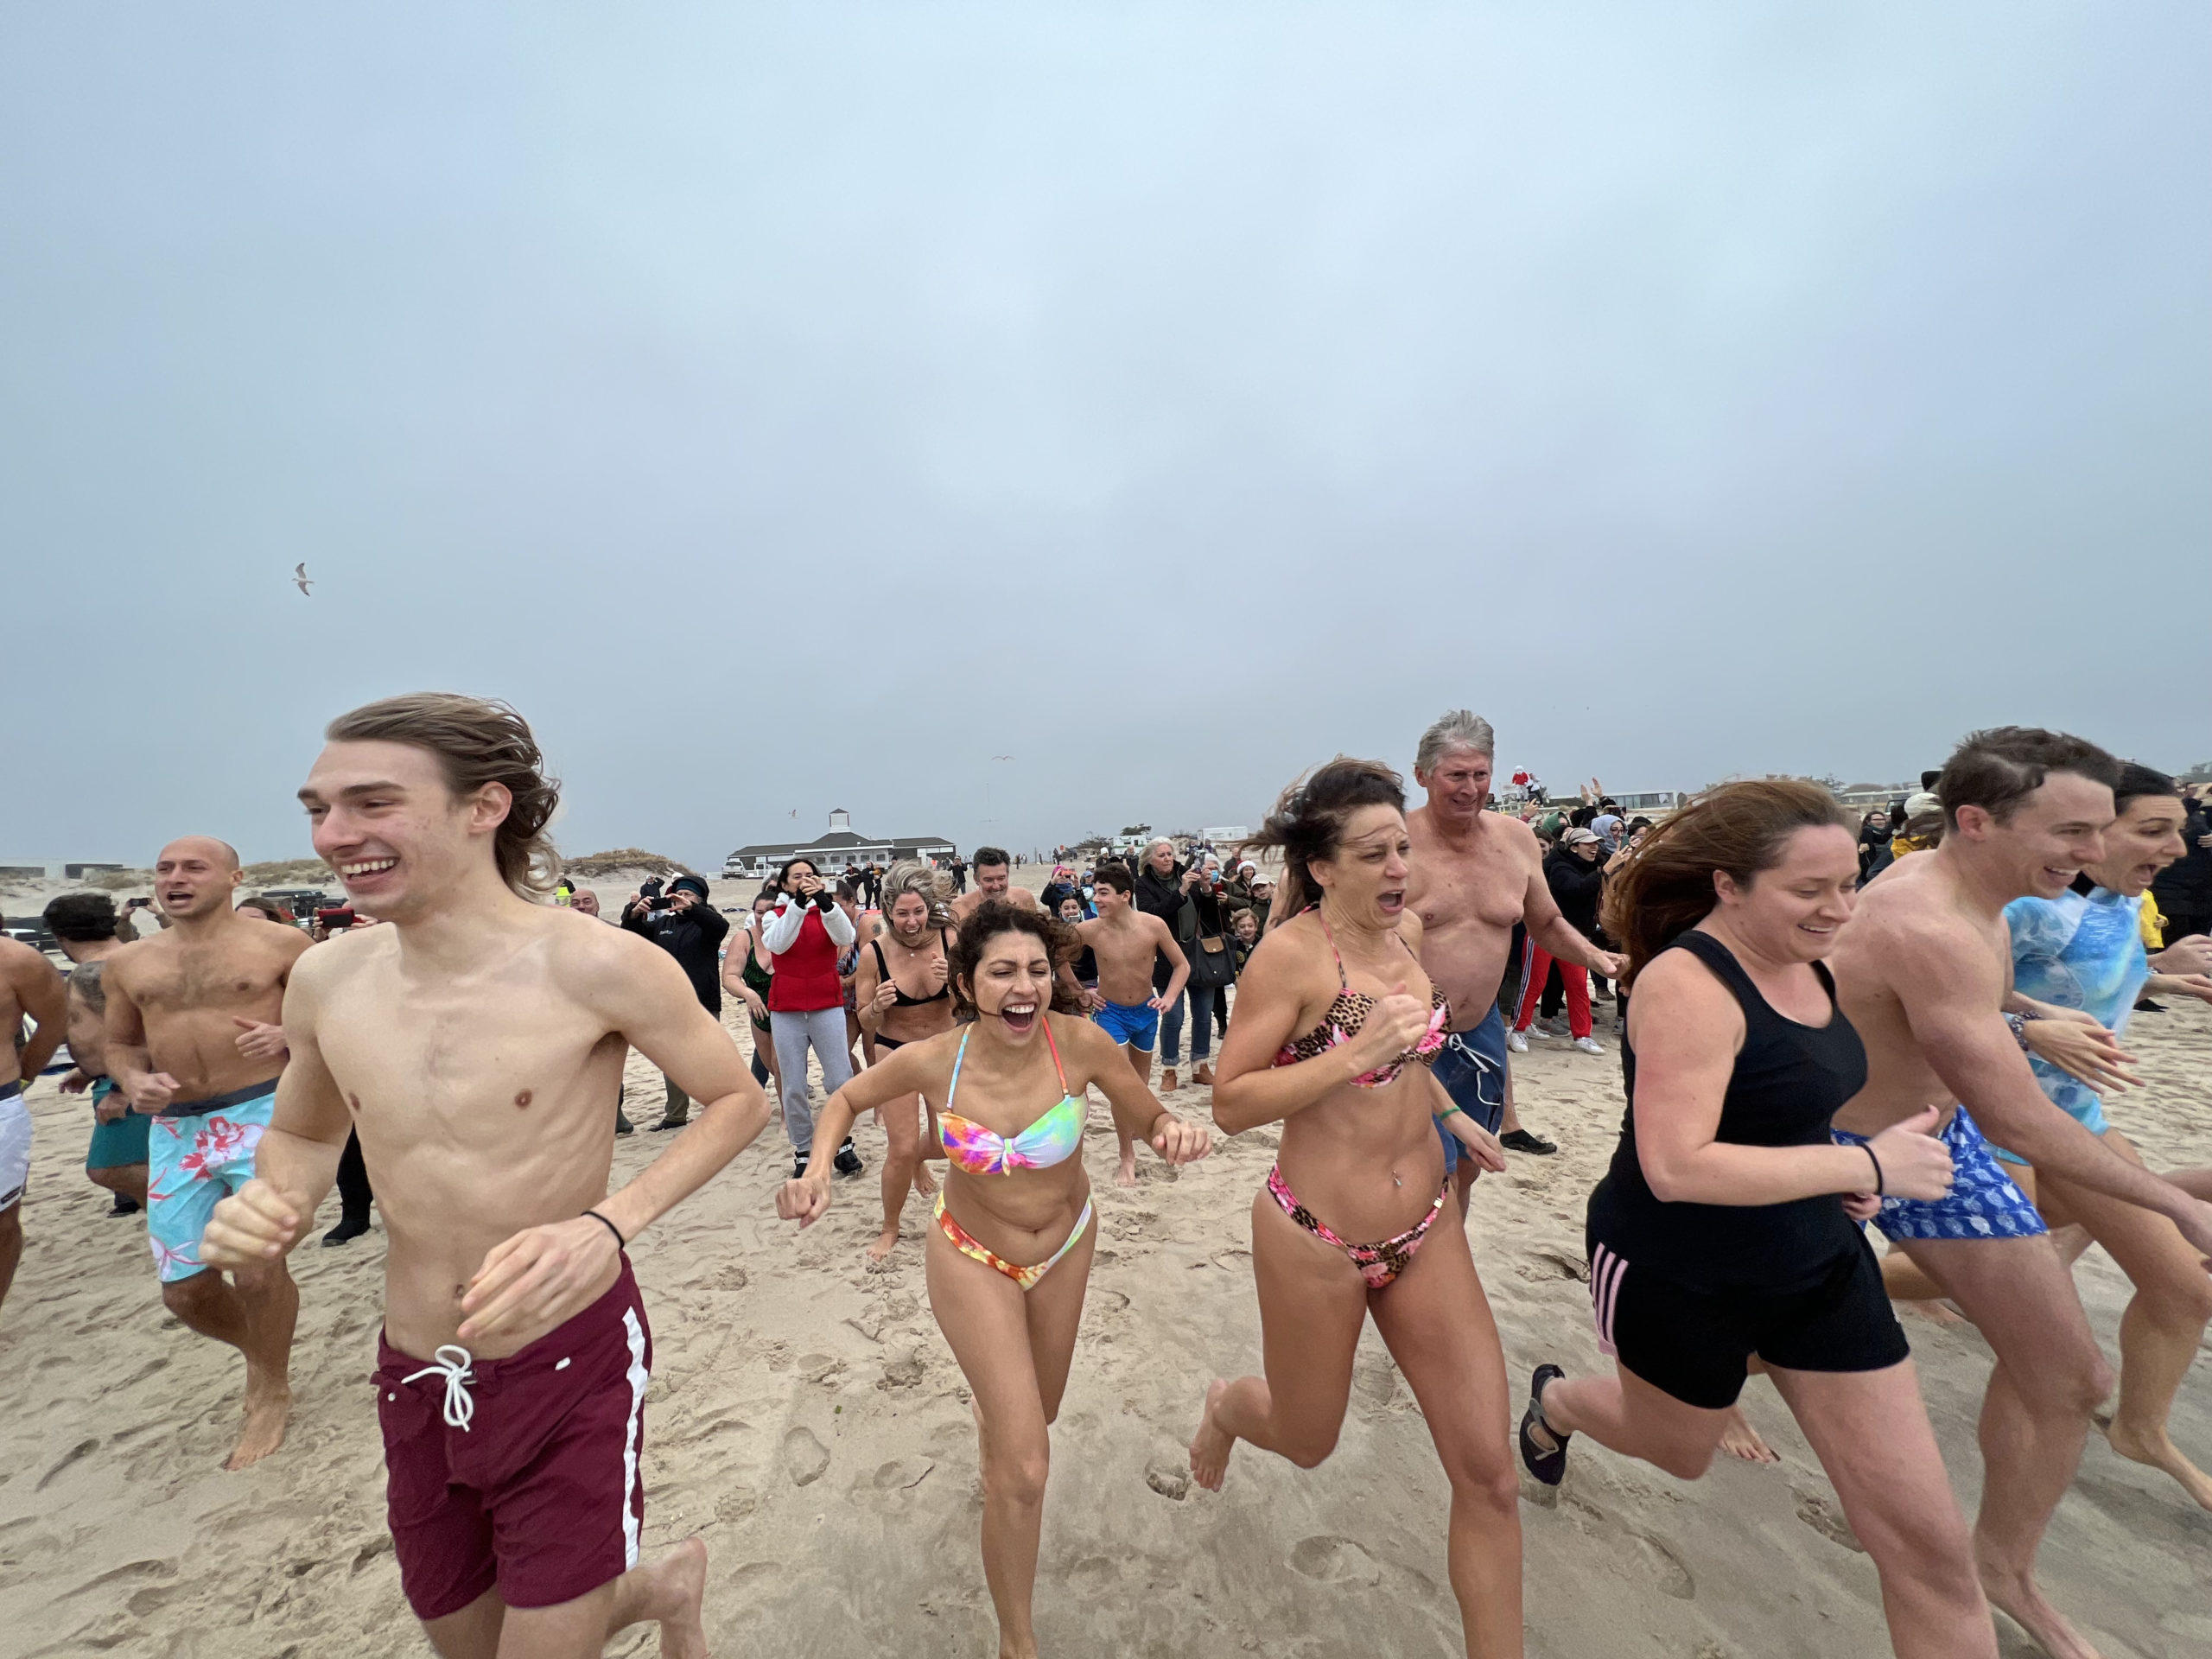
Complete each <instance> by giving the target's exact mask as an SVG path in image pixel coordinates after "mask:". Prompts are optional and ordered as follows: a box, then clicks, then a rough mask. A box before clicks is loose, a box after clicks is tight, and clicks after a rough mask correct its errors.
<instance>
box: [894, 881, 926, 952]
mask: <svg viewBox="0 0 2212 1659" xmlns="http://www.w3.org/2000/svg"><path fill="white" fill-rule="evenodd" d="M888 919H889V920H890V923H891V931H892V932H893V934H895V935H896V936H897V937H898V940H899V944H904V945H907V946H910V947H911V946H913V945H917V944H920V943H921V942H922V934H923V932H924V931H925V929H927V928H928V926H929V925H930V901H929V900H928V899H925V898H923V897H922V895H921V894H920V893H900V894H899V896H898V897H897V898H896V899H893V900H892V901H891V913H890V917H889V918H888Z"/></svg>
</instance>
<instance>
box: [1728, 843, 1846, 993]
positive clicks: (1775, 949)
mask: <svg viewBox="0 0 2212 1659" xmlns="http://www.w3.org/2000/svg"><path fill="white" fill-rule="evenodd" d="M1713 896H1714V897H1715V898H1716V899H1718V900H1719V906H1718V908H1719V913H1720V915H1721V917H1722V918H1724V919H1725V920H1726V923H1727V925H1728V928H1729V931H1731V932H1732V933H1734V934H1735V935H1736V937H1737V938H1740V939H1742V940H1743V941H1744V942H1745V944H1748V945H1750V946H1751V948H1752V949H1753V950H1757V951H1758V953H1759V954H1760V955H1761V956H1763V957H1766V958H1767V959H1768V960H1769V961H1772V962H1817V961H1819V960H1820V959H1821V957H1825V956H1827V954H1828V952H1829V951H1831V950H1834V949H1835V938H1836V933H1837V931H1838V930H1840V928H1841V927H1842V926H1843V925H1844V924H1845V923H1846V922H1847V921H1849V920H1850V919H1851V911H1852V906H1854V905H1855V904H1857V903H1858V900H1859V843H1858V842H1857V841H1856V840H1855V839H1854V838H1853V836H1852V833H1851V831H1849V830H1848V829H1844V828H1843V827H1842V826H1841V825H1840V824H1821V825H1819V826H1817V827H1813V828H1808V829H1797V830H1793V831H1792V832H1791V834H1790V836H1789V840H1787V841H1785V842H1783V843H1782V855H1781V857H1780V858H1779V859H1778V860H1777V861H1776V862H1775V863H1774V865H1773V866H1772V867H1771V868H1768V869H1764V870H1761V871H1759V872H1758V873H1757V874H1754V875H1753V876H1752V877H1751V880H1749V881H1748V882H1745V883H1744V884H1743V885H1741V886H1738V883H1737V882H1736V880H1735V878H1733V877H1732V876H1731V875H1730V874H1728V873H1727V872H1726V871H1725V870H1720V871H1715V872H1714V874H1713Z"/></svg>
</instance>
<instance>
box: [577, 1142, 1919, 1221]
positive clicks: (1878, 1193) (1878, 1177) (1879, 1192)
mask: <svg viewBox="0 0 2212 1659" xmlns="http://www.w3.org/2000/svg"><path fill="white" fill-rule="evenodd" d="M1859 1151H1861V1152H1863V1153H1865V1154H1866V1161H1867V1162H1868V1163H1870V1164H1872V1165H1873V1166H1874V1196H1875V1197H1876V1198H1881V1197H1882V1196H1884V1195H1885V1193H1886V1192H1888V1190H1889V1189H1888V1188H1886V1187H1885V1186H1884V1185H1882V1160H1880V1159H1879V1158H1877V1157H1876V1156H1875V1155H1874V1148H1873V1147H1870V1146H1868V1145H1867V1144H1866V1142H1865V1141H1860V1142H1859ZM586 1213H587V1214H588V1213H589V1211H586Z"/></svg>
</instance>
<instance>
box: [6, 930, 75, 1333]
mask: <svg viewBox="0 0 2212 1659" xmlns="http://www.w3.org/2000/svg"><path fill="white" fill-rule="evenodd" d="M67 1013H68V993H67V989H66V988H65V987H64V985H63V983H62V979H61V976H60V974H58V973H56V972H55V971H54V964H53V963H50V962H48V960H47V959H46V958H45V957H43V956H41V955H40V954H39V952H37V951H35V950H32V949H31V948H30V946H29V945H28V944H22V943H21V942H20V941H18V940H16V939H0V1033H5V1036H6V1039H7V1040H6V1041H5V1042H4V1043H0V1049H4V1050H5V1052H0V1302H5V1301H6V1300H8V1287H9V1286H10V1285H11V1284H13V1283H15V1281H16V1262H19V1261H21V1260H22V1255H23V1215H22V1211H23V1189H24V1188H25V1187H27V1186H29V1185H30V1179H31V1115H30V1109H29V1107H27V1106H25V1105H24V1104H23V1090H24V1089H25V1088H26V1087H28V1086H29V1084H31V1083H33V1082H34V1081H35V1080H36V1079H37V1077H38V1074H39V1073H40V1072H41V1071H45V1070H46V1063H47V1062H48V1060H50V1059H52V1058H54V1050H55V1049H57V1048H59V1047H60V1046H61V1033H62V1031H63V1029H64V1027H65V1024H66V1021H67ZM25 1014H29V1016H30V1018H31V1020H32V1021H33V1022H34V1023H33V1027H32V1031H31V1035H30V1039H29V1041H25V1040H24V1039H23V1035H22V1031H23V1016H24V1015H25ZM18 1044H20V1045H21V1046H20V1047H18V1046H17V1045H18Z"/></svg>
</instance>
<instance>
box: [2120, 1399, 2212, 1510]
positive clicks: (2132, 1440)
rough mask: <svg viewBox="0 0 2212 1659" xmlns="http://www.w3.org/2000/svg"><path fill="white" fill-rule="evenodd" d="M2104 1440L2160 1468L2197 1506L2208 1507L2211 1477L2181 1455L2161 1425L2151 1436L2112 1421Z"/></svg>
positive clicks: (2211, 1500)
mask: <svg viewBox="0 0 2212 1659" xmlns="http://www.w3.org/2000/svg"><path fill="white" fill-rule="evenodd" d="M2105 1439H2107V1440H2109V1441H2111V1442H2112V1449H2113V1451H2115V1452H2119V1453H2120V1456H2121V1457H2123V1458H2126V1459H2129V1460H2130V1461H2132V1462H2135V1463H2147V1464H2148V1465H2151V1467H2152V1468H2153V1469H2163V1470H2164V1471H2166V1472H2167V1473H2168V1474H2170V1475H2171V1476H2172V1477H2173V1478H2175V1479H2176V1480H2177V1481H2179V1482H2180V1483H2181V1489H2182V1491H2185V1492H2187V1493H2188V1494H2189V1495H2190V1497H2191V1498H2193V1499H2194V1500H2196V1507H2197V1508H2199V1509H2201V1510H2212V1476H2208V1475H2207V1474H2206V1473H2205V1472H2204V1471H2202V1469H2199V1468H2198V1467H2197V1466H2196V1465H2195V1464H2193V1463H2191V1462H2190V1460H2189V1459H2187V1458H2184V1457H2183V1456H2182V1454H2181V1452H2180V1449H2179V1448H2178V1447H2177V1446H2175V1445H2174V1443H2173V1440H2171V1437H2169V1436H2168V1434H2167V1433H2166V1431H2165V1430H2164V1428H2163V1427H2161V1428H2160V1429H2159V1430H2158V1433H2156V1434H2155V1435H2152V1434H2139V1433H2133V1432H2132V1431H2130V1430H2128V1429H2126V1428H2123V1427H2120V1424H2119V1423H2118V1422H2117V1421H2115V1422H2114V1423H2113V1426H2112V1427H2110V1428H2108V1429H2107V1430H2106V1431H2105Z"/></svg>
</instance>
